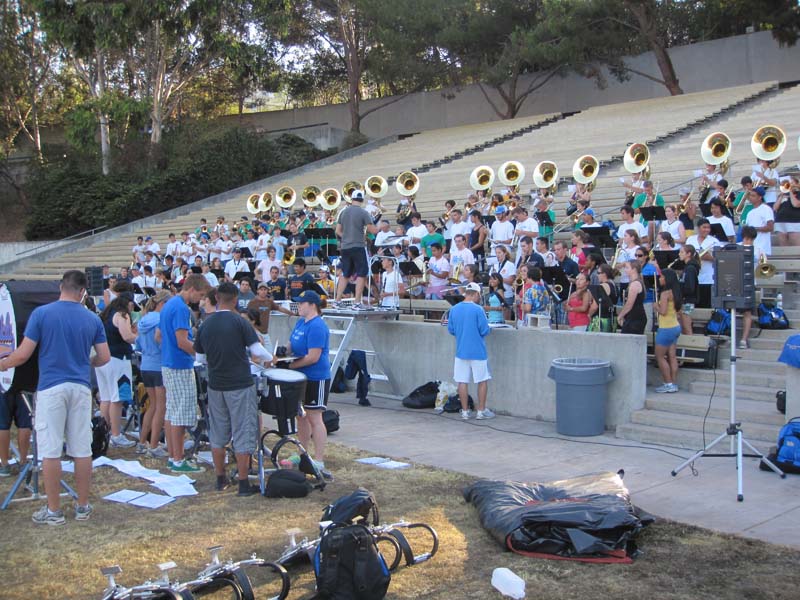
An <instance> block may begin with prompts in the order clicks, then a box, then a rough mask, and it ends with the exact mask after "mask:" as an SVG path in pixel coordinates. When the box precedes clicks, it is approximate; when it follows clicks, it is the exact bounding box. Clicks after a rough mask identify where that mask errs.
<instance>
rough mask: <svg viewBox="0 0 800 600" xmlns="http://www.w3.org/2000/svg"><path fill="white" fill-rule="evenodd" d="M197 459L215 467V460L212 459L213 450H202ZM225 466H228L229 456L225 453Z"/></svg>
mask: <svg viewBox="0 0 800 600" xmlns="http://www.w3.org/2000/svg"><path fill="white" fill-rule="evenodd" d="M197 459H198V460H201V461H203V462H204V463H206V464H209V465H213V464H214V459H213V458H211V450H202V451H200V452H198V453H197ZM225 464H226V465H227V464H228V454H227V452H226V453H225Z"/></svg>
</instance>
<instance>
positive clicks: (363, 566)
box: [350, 525, 375, 594]
mask: <svg viewBox="0 0 800 600" xmlns="http://www.w3.org/2000/svg"><path fill="white" fill-rule="evenodd" d="M350 527H357V528H358V530H351V532H350V533H351V534H352V536H353V538H354V539H355V541H356V549H355V555H354V556H353V582H354V584H355V587H354V589H353V591H354V592H356V593H359V594H363V593H364V592H365V591H367V586H368V585H369V584H370V583H371V581H370V578H371V573H369V571H368V569H367V566H368V565H369V562H370V560H369V559H370V555H371V554H370V546H374V545H375V542H374V540H373V539H372V534H371V533H370V532H369V530H368V529H367V528H366V527H364V526H363V525H351V526H350ZM356 531H357V532H356Z"/></svg>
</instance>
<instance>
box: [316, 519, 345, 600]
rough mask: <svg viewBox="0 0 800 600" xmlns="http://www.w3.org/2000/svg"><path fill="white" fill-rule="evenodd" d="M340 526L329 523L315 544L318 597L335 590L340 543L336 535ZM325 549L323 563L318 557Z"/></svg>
mask: <svg viewBox="0 0 800 600" xmlns="http://www.w3.org/2000/svg"><path fill="white" fill-rule="evenodd" d="M339 531H340V528H339V527H337V526H336V525H335V524H333V525H329V526H328V527H327V529H325V531H323V532H322V538H321V539H320V541H319V546H317V551H316V554H315V555H314V571H315V573H316V575H317V592H318V595H319V596H320V597H325V594H330V593H332V592H334V591H335V590H336V580H337V578H338V574H339V559H340V556H339V553H340V550H341V545H342V538H341V537H340V536H339V535H337V534H338V533H339ZM323 548H324V551H325V564H324V565H323V564H322V563H321V561H320V557H321V555H322V552H323Z"/></svg>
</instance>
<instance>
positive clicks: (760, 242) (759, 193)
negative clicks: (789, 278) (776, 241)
mask: <svg viewBox="0 0 800 600" xmlns="http://www.w3.org/2000/svg"><path fill="white" fill-rule="evenodd" d="M765 197H766V190H765V189H764V188H763V187H760V186H759V187H757V188H755V189H753V190H752V191H751V192H750V194H749V198H750V203H751V204H752V205H753V208H752V210H751V211H750V212H749V213H748V214H747V219H745V225H750V226H751V227H755V228H756V231H757V232H758V236H757V237H756V241H755V243H754V244H753V245H754V246H756V247H757V248H760V249H761V251H762V252H763V253H764V254H766V255H767V256H770V255H771V254H772V238H771V234H772V231H773V229H775V215H774V214H773V212H772V209H771V208H770V207H769V205H768V204H766V203H765V202H764V198H765Z"/></svg>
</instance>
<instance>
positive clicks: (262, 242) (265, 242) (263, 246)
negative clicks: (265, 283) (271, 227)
mask: <svg viewBox="0 0 800 600" xmlns="http://www.w3.org/2000/svg"><path fill="white" fill-rule="evenodd" d="M270 239H272V238H271V236H270V235H269V234H268V233H262V234H261V235H259V236H258V240H256V258H259V259H262V260H263V259H265V258H267V248H268V247H269V242H270Z"/></svg>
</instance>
